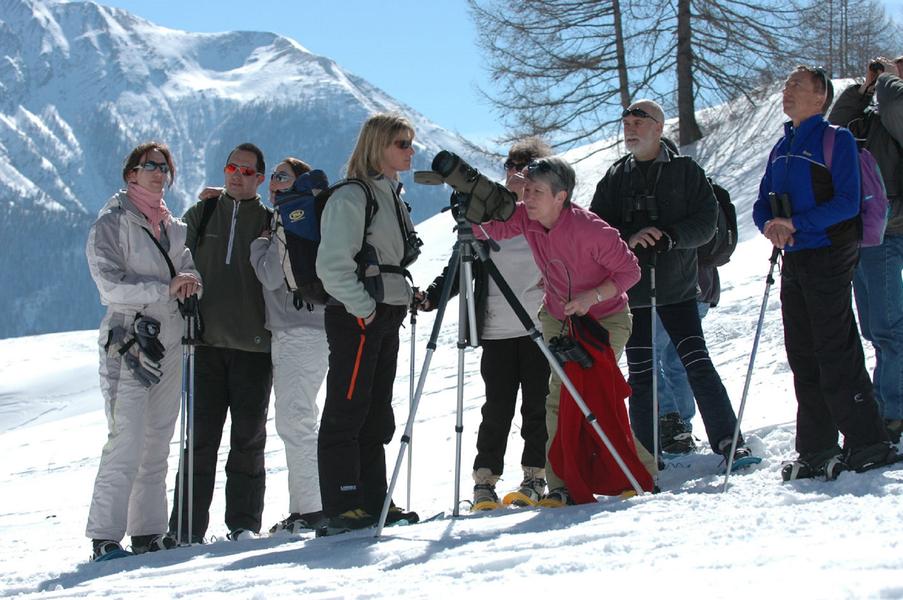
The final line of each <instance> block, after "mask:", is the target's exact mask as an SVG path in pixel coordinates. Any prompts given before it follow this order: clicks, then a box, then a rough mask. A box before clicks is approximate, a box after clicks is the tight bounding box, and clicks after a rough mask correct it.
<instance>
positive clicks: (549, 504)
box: [539, 487, 574, 508]
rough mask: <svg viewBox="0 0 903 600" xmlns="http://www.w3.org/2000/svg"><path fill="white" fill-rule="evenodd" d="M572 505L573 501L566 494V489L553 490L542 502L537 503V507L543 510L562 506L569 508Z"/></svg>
mask: <svg viewBox="0 0 903 600" xmlns="http://www.w3.org/2000/svg"><path fill="white" fill-rule="evenodd" d="M573 504H574V501H573V500H572V499H571V495H570V494H569V493H568V490H567V488H563V487H560V488H555V489H554V490H552V491H550V492H549V493H548V494H546V495H545V496H543V498H542V500H540V501H539V505H540V506H542V507H544V508H561V507H562V506H570V505H573Z"/></svg>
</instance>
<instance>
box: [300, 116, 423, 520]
mask: <svg viewBox="0 0 903 600" xmlns="http://www.w3.org/2000/svg"><path fill="white" fill-rule="evenodd" d="M413 143H414V127H413V126H412V125H411V123H410V122H409V121H408V120H407V119H406V118H404V117H402V116H400V115H397V114H376V115H373V116H371V117H370V118H369V119H367V121H366V122H365V123H364V125H363V127H362V128H361V131H360V135H359V136H358V139H357V143H356V144H355V147H354V151H353V152H352V154H351V158H350V159H349V161H348V170H347V176H348V178H349V179H356V180H359V181H360V182H362V183H363V185H365V186H367V188H368V189H369V192H370V194H371V195H372V197H373V198H374V199H375V202H376V205H377V210H376V212H375V214H373V217H372V221H371V222H370V224H369V227H368V228H367V230H366V231H365V221H366V213H367V211H368V207H367V194H366V193H365V191H364V189H363V188H362V187H361V186H359V185H356V184H353V183H350V184H347V185H344V186H342V187H339V188H338V189H336V190H335V191H334V192H333V194H332V196H331V197H330V199H329V202H327V203H326V208H325V210H324V211H323V217H322V221H321V224H320V230H321V238H322V241H321V242H320V248H319V250H318V253H317V274H318V275H319V277H320V279H321V280H322V282H323V287H324V288H325V289H326V292H327V293H328V294H329V295H330V296H331V297H332V300H331V301H330V302H329V304H327V306H326V316H325V324H326V339H327V340H328V342H329V371H328V372H327V375H326V403H325V405H324V407H323V416H322V418H321V419H320V435H319V440H318V444H317V448H318V451H319V469H320V492H321V495H322V498H323V512H324V514H325V515H326V517H327V518H328V519H329V520H328V525H327V528H326V532H327V533H336V532H340V531H346V530H349V529H359V528H362V527H368V526H370V525H373V524H374V523H376V521H377V520H378V517H379V515H380V512H381V511H382V507H383V502H384V501H385V499H386V491H387V483H386V454H385V445H386V444H388V443H389V442H390V441H391V440H392V436H393V434H394V432H395V415H394V413H393V412H392V388H393V385H394V382H395V370H396V365H397V360H398V350H399V335H398V329H399V327H400V326H401V323H402V321H403V320H404V318H405V315H406V314H407V310H408V306H410V305H411V301H412V298H413V294H412V291H411V286H410V285H409V283H408V281H407V279H406V278H405V275H404V274H403V269H405V268H406V267H407V266H408V265H409V264H410V263H411V262H413V261H414V260H415V259H416V256H417V254H419V250H417V248H416V245H415V244H413V243H412V240H413V238H414V226H413V223H412V222H411V218H410V215H409V212H408V208H407V205H406V204H405V203H404V202H403V201H402V193H403V190H402V185H401V182H400V181H399V180H398V174H399V173H401V172H403V171H407V170H409V169H410V168H411V160H412V158H413V156H414V145H413ZM359 253H360V254H359ZM359 258H360V259H361V261H362V262H365V263H366V266H367V268H366V275H367V276H365V277H363V279H365V280H366V285H365V283H364V282H362V280H361V278H359V277H358V266H359V264H358V259H359ZM377 264H378V265H379V266H378V268H377V266H376V265H377ZM363 266H364V265H362V267H363ZM364 270H365V269H364V268H361V271H362V272H363V271H364ZM401 519H404V520H406V521H408V522H414V521H416V520H417V519H418V516H417V514H416V513H414V512H404V511H403V510H402V509H401V508H399V507H397V506H395V505H394V504H393V505H392V508H391V510H390V511H389V513H388V517H387V522H389V523H391V522H395V521H398V520H401Z"/></svg>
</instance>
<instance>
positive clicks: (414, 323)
mask: <svg viewBox="0 0 903 600" xmlns="http://www.w3.org/2000/svg"><path fill="white" fill-rule="evenodd" d="M413 291H414V299H413V300H412V301H411V376H410V377H409V378H408V383H409V388H408V393H409V396H408V398H409V400H408V414H411V411H412V410H413V409H414V360H415V352H414V343H415V336H416V333H417V294H418V293H419V292H420V290H419V289H418V288H416V287H415V288H413ZM413 433H414V430H413V428H411V435H412V436H413ZM413 461H414V441H413V437H412V439H411V440H409V441H408V503H407V504H405V507H406V508H407V509H408V510H411V464H412V462H413Z"/></svg>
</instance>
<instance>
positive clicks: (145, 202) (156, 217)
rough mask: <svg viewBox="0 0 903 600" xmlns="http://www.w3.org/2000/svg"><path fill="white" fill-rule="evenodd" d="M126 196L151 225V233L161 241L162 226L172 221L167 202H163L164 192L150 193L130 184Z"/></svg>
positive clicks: (135, 184)
mask: <svg viewBox="0 0 903 600" xmlns="http://www.w3.org/2000/svg"><path fill="white" fill-rule="evenodd" d="M126 195H127V196H128V198H129V200H131V202H132V204H134V205H135V208H137V209H138V210H139V211H141V214H142V215H144V217H145V218H146V219H147V222H148V223H150V226H151V233H153V234H154V237H155V238H157V239H158V240H159V239H160V224H161V223H169V221H170V220H171V219H172V215H171V214H170V212H169V209H168V208H167V207H166V202H164V201H163V192H159V193H154V192H149V191H147V190H146V189H144V188H143V187H141V186H140V185H138V184H137V183H130V184H129V188H128V191H127V192H126Z"/></svg>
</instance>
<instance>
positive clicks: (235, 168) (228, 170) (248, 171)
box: [223, 163, 257, 177]
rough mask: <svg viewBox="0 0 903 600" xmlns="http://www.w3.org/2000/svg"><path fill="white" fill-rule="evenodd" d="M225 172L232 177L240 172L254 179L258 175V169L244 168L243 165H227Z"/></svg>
mask: <svg viewBox="0 0 903 600" xmlns="http://www.w3.org/2000/svg"><path fill="white" fill-rule="evenodd" d="M223 171H225V172H226V175H231V174H232V173H234V172H235V171H238V172H240V173H241V174H242V175H244V176H245V177H253V176H254V175H257V169H254V168H251V167H242V166H241V165H236V164H235V163H229V164H228V165H226V167H225V168H224V169H223Z"/></svg>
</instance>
